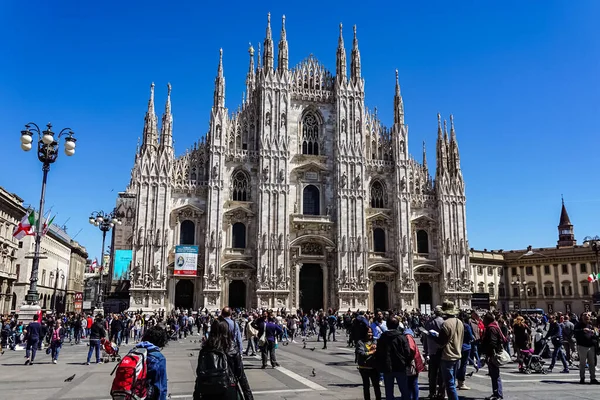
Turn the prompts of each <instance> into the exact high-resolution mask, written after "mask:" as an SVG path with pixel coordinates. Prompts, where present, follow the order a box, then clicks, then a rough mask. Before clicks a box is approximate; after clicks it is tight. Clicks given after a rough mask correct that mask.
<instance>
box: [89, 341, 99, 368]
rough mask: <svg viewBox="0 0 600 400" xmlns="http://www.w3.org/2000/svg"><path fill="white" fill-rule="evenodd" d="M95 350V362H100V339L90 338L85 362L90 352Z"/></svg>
mask: <svg viewBox="0 0 600 400" xmlns="http://www.w3.org/2000/svg"><path fill="white" fill-rule="evenodd" d="M94 350H95V351H96V362H97V363H99V362H100V339H90V349H89V350H88V356H87V362H90V359H91V358H92V352H94Z"/></svg>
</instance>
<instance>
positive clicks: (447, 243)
mask: <svg viewBox="0 0 600 400" xmlns="http://www.w3.org/2000/svg"><path fill="white" fill-rule="evenodd" d="M445 250H446V255H447V256H449V255H450V252H451V250H452V248H451V245H450V238H446V248H445Z"/></svg>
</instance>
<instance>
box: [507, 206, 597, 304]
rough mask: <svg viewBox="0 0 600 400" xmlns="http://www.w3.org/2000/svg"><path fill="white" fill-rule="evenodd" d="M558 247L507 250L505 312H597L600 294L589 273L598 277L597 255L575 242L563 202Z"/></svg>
mask: <svg viewBox="0 0 600 400" xmlns="http://www.w3.org/2000/svg"><path fill="white" fill-rule="evenodd" d="M558 232H559V235H558V241H557V245H556V246H555V247H544V248H532V247H531V246H529V247H528V248H527V249H525V250H510V251H504V252H503V256H504V263H505V273H504V279H503V281H502V283H501V284H500V287H499V294H500V297H499V300H500V303H501V306H502V308H503V309H505V310H515V309H521V308H530V309H532V308H541V309H543V310H544V311H546V312H558V311H560V312H563V313H577V314H579V313H581V312H583V311H589V310H593V309H594V305H593V298H592V296H593V294H594V293H596V292H600V288H599V286H598V282H590V281H589V280H588V276H589V275H590V274H598V273H599V272H600V270H599V269H598V265H597V255H596V254H595V253H594V251H593V250H592V249H591V248H590V247H587V246H585V245H578V244H577V241H576V240H575V234H574V230H573V224H572V223H571V220H570V218H569V215H568V213H567V209H566V207H565V205H564V203H563V205H562V209H561V214H560V222H559V225H558Z"/></svg>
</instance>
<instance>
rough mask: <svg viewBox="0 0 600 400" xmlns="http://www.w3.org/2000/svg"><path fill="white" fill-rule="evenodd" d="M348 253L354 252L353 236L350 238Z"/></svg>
mask: <svg viewBox="0 0 600 400" xmlns="http://www.w3.org/2000/svg"><path fill="white" fill-rule="evenodd" d="M349 250H350V251H354V236H351V237H350V248H349Z"/></svg>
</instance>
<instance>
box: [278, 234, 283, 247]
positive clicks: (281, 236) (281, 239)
mask: <svg viewBox="0 0 600 400" xmlns="http://www.w3.org/2000/svg"><path fill="white" fill-rule="evenodd" d="M277 245H278V247H277V248H278V249H279V250H283V233H280V234H279V242H278V243H277Z"/></svg>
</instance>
